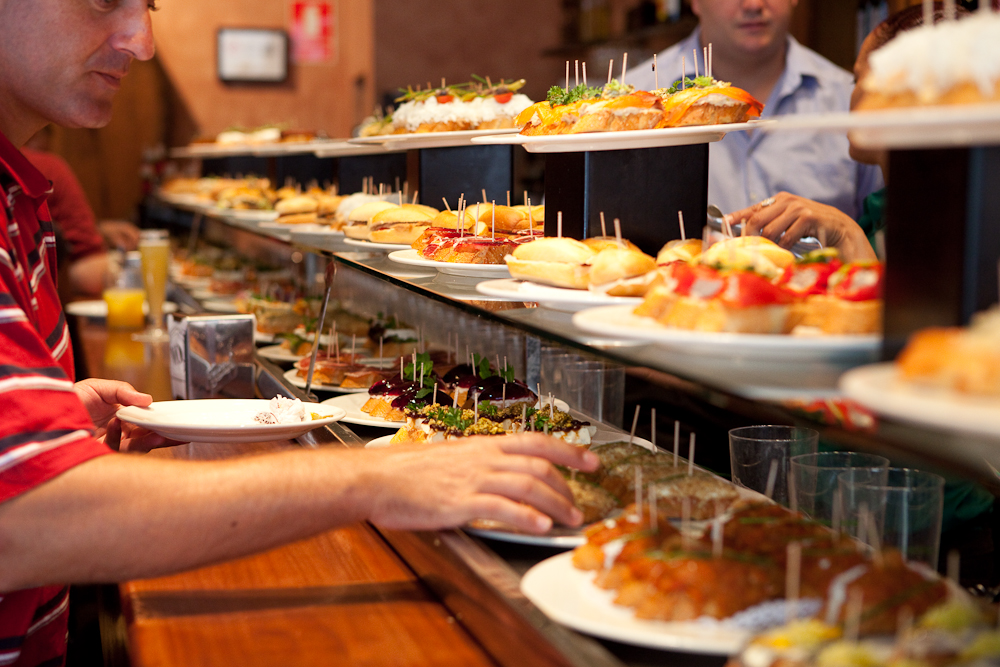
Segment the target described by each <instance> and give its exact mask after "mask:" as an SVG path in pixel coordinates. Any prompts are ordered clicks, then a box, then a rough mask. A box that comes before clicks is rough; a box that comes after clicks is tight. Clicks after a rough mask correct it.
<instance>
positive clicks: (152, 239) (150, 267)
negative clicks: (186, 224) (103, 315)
mask: <svg viewBox="0 0 1000 667" xmlns="http://www.w3.org/2000/svg"><path fill="white" fill-rule="evenodd" d="M139 253H140V254H141V255H142V281H143V284H144V285H145V287H146V300H147V301H148V302H149V319H150V323H149V326H148V327H147V328H146V329H145V331H142V332H141V333H137V334H134V335H133V336H132V337H133V339H134V340H141V341H144V342H158V341H165V340H167V332H166V329H164V328H163V302H164V301H165V300H166V297H167V269H168V265H169V264H170V239H169V237H168V235H167V231H166V230H165V229H146V230H143V231H142V232H141V234H140V236H139Z"/></svg>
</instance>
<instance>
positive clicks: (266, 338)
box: [253, 330, 274, 343]
mask: <svg viewBox="0 0 1000 667" xmlns="http://www.w3.org/2000/svg"><path fill="white" fill-rule="evenodd" d="M253 342H255V343H273V342H274V334H272V333H264V332H263V331H256V330H255V331H254V332H253Z"/></svg>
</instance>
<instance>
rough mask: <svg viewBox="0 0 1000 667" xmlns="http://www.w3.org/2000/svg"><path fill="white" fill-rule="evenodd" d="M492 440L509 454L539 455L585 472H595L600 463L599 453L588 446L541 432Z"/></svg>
mask: <svg viewBox="0 0 1000 667" xmlns="http://www.w3.org/2000/svg"><path fill="white" fill-rule="evenodd" d="M492 440H496V442H497V444H498V445H499V447H500V449H501V451H503V452H506V453H508V454H524V455H527V456H538V457H541V458H544V459H547V460H549V461H551V462H552V463H555V464H557V465H562V466H566V467H568V468H575V469H577V470H582V471H584V472H593V471H594V470H597V466H598V465H600V459H599V458H597V454H594V453H593V452H591V451H589V450H588V449H587V448H586V447H576V446H574V445H570V444H567V443H565V442H563V441H561V440H557V439H555V438H553V437H551V436H547V435H543V434H541V433H522V434H519V435H512V436H508V437H505V438H496V439H492V438H491V441H492Z"/></svg>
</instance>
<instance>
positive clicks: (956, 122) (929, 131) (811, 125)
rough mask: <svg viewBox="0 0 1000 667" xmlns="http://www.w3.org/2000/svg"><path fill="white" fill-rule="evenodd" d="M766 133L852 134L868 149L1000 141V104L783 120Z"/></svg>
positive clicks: (794, 117)
mask: <svg viewBox="0 0 1000 667" xmlns="http://www.w3.org/2000/svg"><path fill="white" fill-rule="evenodd" d="M767 130H768V131H775V132H778V131H800V130H809V131H813V132H814V131H817V130H819V131H827V132H837V133H839V134H843V133H844V132H845V131H847V132H850V134H851V141H853V142H855V143H857V144H858V145H859V146H865V147H869V148H934V147H945V146H969V145H983V144H995V143H997V142H1000V104H996V103H991V104H961V105H958V104H956V105H951V106H927V107H913V108H906V109H883V110H878V111H852V112H847V111H841V112H833V113H823V114H793V115H788V116H782V117H781V118H779V119H777V120H775V122H774V124H773V125H770V126H768V128H767Z"/></svg>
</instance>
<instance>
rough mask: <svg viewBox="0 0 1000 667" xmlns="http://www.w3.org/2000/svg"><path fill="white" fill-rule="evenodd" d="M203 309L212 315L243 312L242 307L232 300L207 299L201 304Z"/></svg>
mask: <svg viewBox="0 0 1000 667" xmlns="http://www.w3.org/2000/svg"><path fill="white" fill-rule="evenodd" d="M201 307H202V308H204V309H205V310H207V311H209V312H211V313H228V314H236V313H239V312H241V311H240V307H239V306H237V305H236V302H235V301H233V300H231V299H205V300H203V301H202V302H201Z"/></svg>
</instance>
